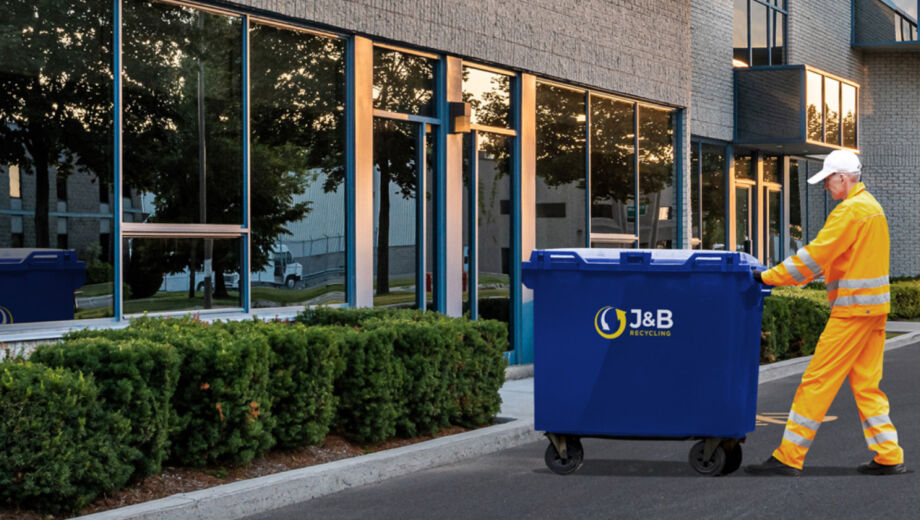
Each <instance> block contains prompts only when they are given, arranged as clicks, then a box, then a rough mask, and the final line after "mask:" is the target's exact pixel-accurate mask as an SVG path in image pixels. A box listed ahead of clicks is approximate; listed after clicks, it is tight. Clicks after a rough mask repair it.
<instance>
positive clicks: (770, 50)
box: [732, 0, 789, 67]
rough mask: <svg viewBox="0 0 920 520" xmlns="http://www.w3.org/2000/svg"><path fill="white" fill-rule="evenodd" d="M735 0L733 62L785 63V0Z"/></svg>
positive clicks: (757, 63)
mask: <svg viewBox="0 0 920 520" xmlns="http://www.w3.org/2000/svg"><path fill="white" fill-rule="evenodd" d="M734 1H735V8H734V30H733V38H732V39H733V47H734V56H733V59H732V63H733V64H734V66H736V67H749V66H750V67H756V66H763V65H783V64H785V63H786V17H787V16H788V14H789V12H788V11H787V10H786V0H734Z"/></svg>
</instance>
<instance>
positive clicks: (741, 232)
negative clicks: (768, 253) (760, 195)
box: [735, 184, 754, 254]
mask: <svg viewBox="0 0 920 520" xmlns="http://www.w3.org/2000/svg"><path fill="white" fill-rule="evenodd" d="M753 190H754V186H753V185H746V184H744V185H736V186H735V251H744V252H746V253H749V254H754V253H753V251H754V250H753V243H754V237H753V229H752V226H751V223H752V222H753V218H752V211H753V204H752V197H751V194H752V191H753Z"/></svg>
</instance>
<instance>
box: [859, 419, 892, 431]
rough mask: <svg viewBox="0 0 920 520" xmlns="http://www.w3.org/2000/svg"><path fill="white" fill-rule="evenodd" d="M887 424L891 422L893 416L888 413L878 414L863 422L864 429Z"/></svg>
mask: <svg viewBox="0 0 920 520" xmlns="http://www.w3.org/2000/svg"><path fill="white" fill-rule="evenodd" d="M885 424H891V418H890V417H888V416H887V415H876V416H875V417H869V418H868V419H866V420H865V421H863V423H862V427H863V430H868V429H869V428H872V427H873V426H882V425H885Z"/></svg>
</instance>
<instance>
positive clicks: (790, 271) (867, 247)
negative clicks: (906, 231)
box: [762, 182, 891, 318]
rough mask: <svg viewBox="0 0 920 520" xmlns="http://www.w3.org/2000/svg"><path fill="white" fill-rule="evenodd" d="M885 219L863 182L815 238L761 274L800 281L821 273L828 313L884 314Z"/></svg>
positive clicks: (771, 280)
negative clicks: (825, 290) (829, 307)
mask: <svg viewBox="0 0 920 520" xmlns="http://www.w3.org/2000/svg"><path fill="white" fill-rule="evenodd" d="M889 245H890V244H889V239H888V221H887V220H886V219H885V212H884V211H883V210H882V206H881V205H880V204H879V203H878V201H877V200H875V197H873V196H872V195H871V194H869V192H868V191H866V186H865V185H864V184H863V183H861V182H860V183H858V184H856V186H854V187H853V189H852V190H850V193H849V194H848V195H847V198H846V199H844V200H843V201H841V202H840V204H838V205H837V207H836V208H834V211H832V212H831V214H830V215H828V217H827V222H825V224H824V227H823V228H822V229H821V231H820V232H819V233H818V236H817V237H815V239H814V240H813V241H812V242H811V243H809V244H808V245H806V246H805V247H802V248H801V249H799V250H798V252H796V254H794V255H792V256H790V257H789V258H787V259H785V260H783V262H782V263H781V264H778V265H776V266H775V267H773V268H772V269H770V270H768V271H765V272H764V273H763V274H762V277H763V281H764V283H767V284H770V285H804V284H806V283H808V282H810V281H812V280H814V279H815V278H816V277H818V276H820V275H821V274H823V275H824V283H825V284H826V285H827V299H828V302H829V303H830V306H831V317H836V318H846V317H856V316H875V315H887V314H888V311H889V310H890V307H891V303H890V301H891V296H890V294H889V292H888V262H889V259H888V254H889Z"/></svg>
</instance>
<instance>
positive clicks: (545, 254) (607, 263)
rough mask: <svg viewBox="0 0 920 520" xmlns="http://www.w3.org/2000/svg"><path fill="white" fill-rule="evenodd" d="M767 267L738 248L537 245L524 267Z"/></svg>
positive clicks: (742, 269)
mask: <svg viewBox="0 0 920 520" xmlns="http://www.w3.org/2000/svg"><path fill="white" fill-rule="evenodd" d="M752 268H763V264H761V263H760V261H759V260H757V258H755V257H753V256H751V255H749V254H747V253H741V252H736V251H714V250H700V249H603V248H581V249H537V250H534V251H533V252H532V253H531V254H530V261H529V262H524V263H523V265H522V269H524V270H572V269H577V270H599V271H646V270H655V271H728V272H732V271H746V272H750V271H751V269H752Z"/></svg>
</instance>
